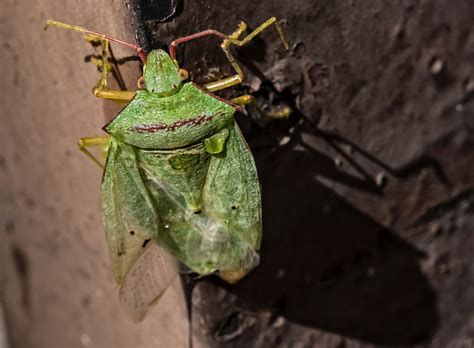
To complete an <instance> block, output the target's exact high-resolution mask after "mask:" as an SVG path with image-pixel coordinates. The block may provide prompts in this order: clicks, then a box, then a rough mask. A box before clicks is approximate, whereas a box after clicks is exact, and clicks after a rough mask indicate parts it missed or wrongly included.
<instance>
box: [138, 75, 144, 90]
mask: <svg viewBox="0 0 474 348" xmlns="http://www.w3.org/2000/svg"><path fill="white" fill-rule="evenodd" d="M137 88H138V89H144V88H145V79H144V78H143V76H142V77H140V78H139V79H138V81H137Z"/></svg>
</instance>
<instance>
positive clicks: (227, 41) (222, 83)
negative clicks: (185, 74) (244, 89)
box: [169, 17, 288, 92]
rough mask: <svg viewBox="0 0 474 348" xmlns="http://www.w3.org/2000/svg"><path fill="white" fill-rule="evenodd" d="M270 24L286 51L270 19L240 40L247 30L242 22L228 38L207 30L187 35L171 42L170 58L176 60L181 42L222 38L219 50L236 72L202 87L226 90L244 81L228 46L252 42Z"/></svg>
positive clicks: (284, 40)
mask: <svg viewBox="0 0 474 348" xmlns="http://www.w3.org/2000/svg"><path fill="white" fill-rule="evenodd" d="M272 24H275V27H276V28H277V31H278V34H280V37H281V39H282V41H283V45H284V46H285V48H286V49H288V42H287V41H286V38H285V35H284V33H283V30H282V29H281V27H280V25H279V24H278V22H277V19H276V18H275V17H272V18H270V19H269V20H267V21H266V22H265V23H263V24H262V25H260V26H259V27H258V28H257V29H255V30H254V31H252V32H251V33H250V34H249V35H247V36H246V37H245V38H244V39H242V40H239V36H240V35H241V34H242V33H243V32H244V31H245V30H246V29H247V25H246V24H245V23H244V22H241V23H240V24H239V27H238V28H237V30H236V31H235V32H234V33H232V35H230V36H227V35H225V34H222V33H221V32H219V31H217V30H213V29H208V30H205V31H202V32H199V33H196V34H193V35H189V36H185V37H182V38H179V39H176V40H174V41H173V42H171V44H170V47H169V51H170V56H171V58H172V59H176V46H178V45H179V44H181V43H183V42H186V41H190V40H194V39H197V38H200V37H203V36H206V35H216V36H218V37H221V38H223V39H224V41H223V42H222V44H221V48H222V50H223V51H224V53H225V55H226V57H227V59H228V60H229V62H230V64H231V65H232V67H233V68H234V70H235V71H236V74H235V75H233V76H231V77H227V78H224V79H221V80H217V81H214V82H210V83H208V84H206V85H205V86H204V87H206V88H207V89H208V90H209V91H211V92H214V91H218V90H221V89H224V88H228V87H231V86H234V85H236V84H239V83H241V82H242V81H243V79H244V73H243V71H242V69H241V68H240V66H239V65H238V64H237V62H236V60H235V58H234V57H233V56H232V54H231V52H230V49H229V46H230V45H231V44H234V45H237V46H243V45H245V44H246V43H248V42H249V41H250V40H252V39H253V38H254V37H255V36H256V35H258V34H260V33H261V32H262V31H263V30H265V29H266V28H267V27H269V26H270V25H272Z"/></svg>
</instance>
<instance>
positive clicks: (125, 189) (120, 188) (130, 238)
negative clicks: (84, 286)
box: [102, 139, 176, 320]
mask: <svg viewBox="0 0 474 348" xmlns="http://www.w3.org/2000/svg"><path fill="white" fill-rule="evenodd" d="M102 208H103V214H104V222H105V229H106V235H107V243H108V246H109V252H110V256H111V259H112V271H113V274H114V276H115V279H116V281H117V283H118V284H119V285H120V286H121V290H120V297H121V299H122V300H123V302H124V304H125V306H126V308H127V310H128V311H129V312H130V314H132V317H133V318H134V319H135V320H139V319H140V318H142V317H143V315H144V314H145V313H146V309H147V308H148V306H149V305H151V304H152V303H153V302H155V300H156V299H158V298H159V297H160V296H161V295H162V293H163V291H164V290H165V289H166V288H167V287H168V286H169V284H170V283H171V280H172V279H171V278H173V277H174V276H173V274H176V271H175V270H174V271H173V269H172V268H170V267H169V266H170V262H171V261H169V259H168V256H167V255H166V254H164V251H162V250H161V248H160V247H159V246H158V245H157V244H156V240H157V236H158V232H159V230H160V217H159V215H158V213H157V210H156V209H155V205H154V202H153V200H152V199H151V197H150V193H149V191H148V190H147V189H146V187H145V185H144V184H143V181H142V178H141V176H140V172H139V170H138V163H137V159H136V155H135V150H134V148H133V147H131V146H130V145H127V144H124V143H120V142H117V141H116V140H114V139H112V140H111V142H110V147H109V153H108V157H107V163H106V168H105V171H104V178H103V181H102ZM153 277H155V278H154V279H153ZM142 282H143V284H141V283H142ZM145 289H146V290H145ZM133 291H137V294H136V296H135V295H133V294H131V292H133ZM135 301H137V302H136V303H135Z"/></svg>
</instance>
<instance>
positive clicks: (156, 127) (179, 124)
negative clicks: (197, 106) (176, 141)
mask: <svg viewBox="0 0 474 348" xmlns="http://www.w3.org/2000/svg"><path fill="white" fill-rule="evenodd" d="M215 116H219V114H218V115H215ZM215 116H213V115H201V116H199V117H196V118H189V119H186V120H179V121H176V122H175V123H172V124H164V123H155V124H139V125H136V126H133V127H130V128H129V129H130V130H131V131H133V132H137V133H155V132H158V131H161V130H164V131H166V132H170V131H171V132H173V131H175V130H176V129H179V128H184V127H189V126H198V125H200V124H202V123H205V122H209V121H211V120H212V119H213V118H214V117H215Z"/></svg>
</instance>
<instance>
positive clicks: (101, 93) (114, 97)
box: [87, 36, 135, 104]
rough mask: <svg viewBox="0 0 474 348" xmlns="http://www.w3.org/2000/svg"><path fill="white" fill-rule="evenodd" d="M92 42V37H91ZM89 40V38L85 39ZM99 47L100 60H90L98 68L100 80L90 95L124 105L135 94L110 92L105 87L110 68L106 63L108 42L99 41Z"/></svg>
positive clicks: (130, 92)
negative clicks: (100, 51) (100, 49)
mask: <svg viewBox="0 0 474 348" xmlns="http://www.w3.org/2000/svg"><path fill="white" fill-rule="evenodd" d="M91 38H92V40H93V39H94V37H93V36H92V37H91ZM87 39H88V40H90V39H89V38H87ZM100 42H101V46H102V57H101V58H102V59H100V60H98V59H92V60H91V62H92V63H93V64H95V65H97V66H98V67H99V68H100V71H101V74H100V80H99V81H98V82H97V83H96V85H95V86H94V87H93V88H92V93H94V95H95V96H96V97H97V98H103V99H108V100H111V101H114V102H116V103H118V104H125V103H127V102H129V101H130V100H131V99H132V98H133V96H134V95H135V92H132V91H120V90H111V89H109V88H108V86H107V74H108V73H109V72H110V70H111V67H110V64H109V62H108V59H109V41H108V40H106V39H100Z"/></svg>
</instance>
